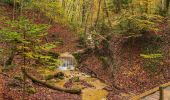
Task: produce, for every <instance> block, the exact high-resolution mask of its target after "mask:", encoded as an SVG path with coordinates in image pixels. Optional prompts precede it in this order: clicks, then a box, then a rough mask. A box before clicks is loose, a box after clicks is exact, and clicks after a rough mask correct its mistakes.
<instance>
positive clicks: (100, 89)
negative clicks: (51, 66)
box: [40, 53, 108, 100]
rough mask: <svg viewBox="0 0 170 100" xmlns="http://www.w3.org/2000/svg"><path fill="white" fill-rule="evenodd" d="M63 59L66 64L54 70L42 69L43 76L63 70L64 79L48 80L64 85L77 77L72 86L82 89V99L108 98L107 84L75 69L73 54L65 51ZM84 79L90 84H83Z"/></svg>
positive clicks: (104, 99) (96, 99)
mask: <svg viewBox="0 0 170 100" xmlns="http://www.w3.org/2000/svg"><path fill="white" fill-rule="evenodd" d="M60 59H61V60H63V62H64V64H63V65H62V66H59V67H58V68H57V69H55V70H54V71H51V70H48V69H41V71H40V72H41V74H42V75H43V76H46V75H49V74H51V75H52V74H54V73H56V72H63V73H64V79H52V80H48V82H50V83H52V84H54V85H56V86H60V87H64V86H65V84H66V83H68V82H69V81H70V80H71V79H74V78H75V79H76V81H74V82H72V86H71V87H72V88H80V89H82V94H81V96H82V100H106V97H107V95H108V91H106V90H104V88H105V87H106V86H107V85H106V84H105V83H103V82H101V81H100V80H99V79H97V78H93V77H91V76H89V75H87V74H85V73H82V72H80V71H77V70H75V66H76V63H75V59H74V57H73V56H72V55H70V54H68V53H65V54H62V56H61V57H60ZM82 81H83V82H85V83H86V84H88V85H89V86H85V85H83V84H82Z"/></svg>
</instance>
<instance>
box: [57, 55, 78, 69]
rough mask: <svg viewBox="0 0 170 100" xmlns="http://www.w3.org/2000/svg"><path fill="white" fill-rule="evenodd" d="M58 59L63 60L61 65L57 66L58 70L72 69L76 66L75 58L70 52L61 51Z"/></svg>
mask: <svg viewBox="0 0 170 100" xmlns="http://www.w3.org/2000/svg"><path fill="white" fill-rule="evenodd" d="M59 59H60V60H61V61H63V64H62V65H61V66H58V69H59V70H74V69H75V66H76V64H77V63H76V59H75V58H74V56H73V55H72V54H70V53H63V54H61V55H60V57H59Z"/></svg>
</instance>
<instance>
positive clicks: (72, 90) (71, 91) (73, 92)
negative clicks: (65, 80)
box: [22, 67, 81, 94]
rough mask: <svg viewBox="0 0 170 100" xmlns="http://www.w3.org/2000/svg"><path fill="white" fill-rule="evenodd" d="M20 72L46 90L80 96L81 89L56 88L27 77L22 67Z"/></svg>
mask: <svg viewBox="0 0 170 100" xmlns="http://www.w3.org/2000/svg"><path fill="white" fill-rule="evenodd" d="M22 72H23V74H24V75H25V76H26V77H27V78H29V79H31V80H32V81H33V82H34V83H38V84H41V85H43V86H45V87H47V88H50V89H53V90H58V91H61V92H66V93H71V94H80V93H81V89H67V88H61V87H56V86H53V85H50V84H48V83H46V82H44V81H41V80H38V79H36V78H35V77H33V76H31V75H29V74H28V73H27V71H26V69H25V68H24V67H22Z"/></svg>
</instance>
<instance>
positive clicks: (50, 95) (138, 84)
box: [0, 6, 170, 100]
mask: <svg viewBox="0 0 170 100" xmlns="http://www.w3.org/2000/svg"><path fill="white" fill-rule="evenodd" d="M32 14H33V13H32V11H29V10H28V11H25V12H24V14H23V15H25V16H27V17H28V18H31V17H32ZM4 16H5V17H7V18H12V16H13V15H12V7H10V6H0V17H4ZM15 16H17V13H16V14H15ZM34 22H35V23H43V24H44V23H48V20H47V19H46V18H43V15H41V14H39V13H36V14H35V20H34ZM47 39H48V41H55V40H58V39H61V40H62V41H63V45H60V46H58V47H57V48H56V49H54V51H56V52H59V53H64V52H74V51H76V50H79V49H80V48H78V46H77V45H78V36H77V35H76V34H74V33H73V32H72V31H71V30H69V28H67V27H63V26H61V25H59V24H56V23H55V24H52V26H51V28H50V29H49V35H48V37H47ZM132 47H136V48H132V50H131V51H134V52H131V53H130V51H128V48H129V47H126V48H125V51H124V53H123V54H122V55H121V56H122V59H121V60H122V61H124V63H123V64H122V65H121V67H120V69H119V70H118V71H117V74H116V79H117V80H116V82H113V79H112V77H111V76H110V75H109V74H108V73H107V71H106V70H103V67H102V62H101V61H100V60H99V59H98V58H97V57H96V56H95V55H89V56H88V57H87V58H86V59H85V60H84V61H83V62H82V63H81V67H82V68H81V69H80V70H81V71H82V72H85V73H90V71H89V69H90V70H91V71H93V72H95V74H96V75H97V77H98V78H99V79H101V80H103V81H104V82H105V83H107V84H108V85H109V86H108V87H107V90H109V95H108V100H123V99H124V100H127V98H128V97H129V96H131V95H133V94H138V93H141V92H144V91H145V90H149V89H151V88H153V87H155V86H158V85H160V84H162V83H166V82H168V81H170V77H169V72H170V68H168V64H169V62H170V61H169V60H168V58H166V60H165V61H164V62H163V65H162V66H165V67H164V68H160V69H161V71H163V73H166V76H165V77H164V76H163V74H159V75H152V74H148V73H147V71H145V70H144V69H143V68H141V62H140V60H141V58H140V57H139V54H140V51H141V50H140V49H139V47H138V46H136V45H134V46H132ZM167 49H168V50H169V47H168V46H167V45H165V46H164V51H166V50H167ZM129 53H130V54H129ZM129 55H131V56H132V62H131V64H132V65H133V66H132V65H129V61H128V59H129ZM19 70H20V69H19V68H14V69H12V70H11V71H10V72H8V74H9V75H8V76H9V77H12V76H14V75H15V74H17V73H21V72H19ZM9 82H11V80H10V79H8V77H7V76H4V75H1V74H0V98H1V97H2V96H3V98H4V99H5V100H20V99H21V98H22V90H20V91H16V90H15V89H12V88H9V87H8V86H7V84H8V83H9ZM113 83H116V85H118V86H119V87H120V89H116V88H115V87H114V86H112V84H113ZM34 86H35V87H36V89H37V93H36V94H31V95H30V94H27V95H26V96H27V99H29V100H81V96H79V95H74V94H69V93H63V92H58V91H54V90H50V89H48V88H45V87H42V86H38V85H34Z"/></svg>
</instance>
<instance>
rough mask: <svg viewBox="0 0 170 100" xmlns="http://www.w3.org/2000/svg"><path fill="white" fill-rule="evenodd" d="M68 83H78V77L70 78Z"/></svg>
mask: <svg viewBox="0 0 170 100" xmlns="http://www.w3.org/2000/svg"><path fill="white" fill-rule="evenodd" d="M70 81H72V82H79V81H80V78H79V77H78V76H75V77H73V78H71V79H70Z"/></svg>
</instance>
